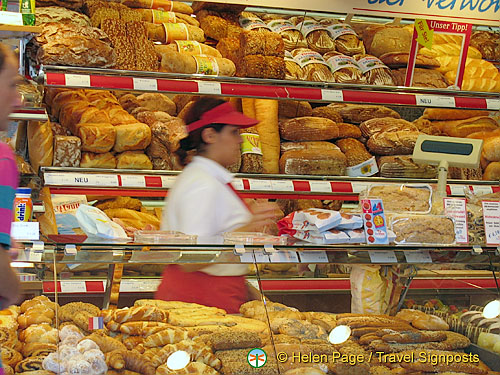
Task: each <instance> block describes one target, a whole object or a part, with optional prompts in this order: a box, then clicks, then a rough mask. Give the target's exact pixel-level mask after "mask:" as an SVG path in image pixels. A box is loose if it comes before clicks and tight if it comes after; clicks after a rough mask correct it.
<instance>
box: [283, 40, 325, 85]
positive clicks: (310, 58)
mask: <svg viewBox="0 0 500 375" xmlns="http://www.w3.org/2000/svg"><path fill="white" fill-rule="evenodd" d="M291 55H292V57H293V59H294V60H295V62H296V63H297V65H299V67H300V68H301V72H300V73H299V74H298V77H299V78H298V79H300V80H304V81H313V82H333V79H334V78H333V75H332V72H331V71H330V68H329V66H328V64H327V63H326V61H325V60H324V59H323V57H322V56H321V55H320V54H319V53H318V52H315V51H313V50H310V49H307V48H297V49H294V50H293V51H292V52H291Z"/></svg>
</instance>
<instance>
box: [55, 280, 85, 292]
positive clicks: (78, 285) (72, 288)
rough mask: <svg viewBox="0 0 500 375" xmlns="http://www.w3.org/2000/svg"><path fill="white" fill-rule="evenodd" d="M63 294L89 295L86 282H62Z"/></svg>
mask: <svg viewBox="0 0 500 375" xmlns="http://www.w3.org/2000/svg"><path fill="white" fill-rule="evenodd" d="M61 292H62V293H87V286H86V285H85V281H61Z"/></svg>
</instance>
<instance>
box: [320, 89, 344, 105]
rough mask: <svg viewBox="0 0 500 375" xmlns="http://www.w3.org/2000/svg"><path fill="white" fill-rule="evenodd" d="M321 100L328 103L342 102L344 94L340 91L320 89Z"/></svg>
mask: <svg viewBox="0 0 500 375" xmlns="http://www.w3.org/2000/svg"><path fill="white" fill-rule="evenodd" d="M321 99H323V100H326V101H329V102H343V101H344V93H343V92H342V90H328V89H321Z"/></svg>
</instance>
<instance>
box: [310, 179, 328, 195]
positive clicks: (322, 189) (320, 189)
mask: <svg viewBox="0 0 500 375" xmlns="http://www.w3.org/2000/svg"><path fill="white" fill-rule="evenodd" d="M309 186H310V187H311V192H314V193H331V192H332V185H331V184H330V181H309Z"/></svg>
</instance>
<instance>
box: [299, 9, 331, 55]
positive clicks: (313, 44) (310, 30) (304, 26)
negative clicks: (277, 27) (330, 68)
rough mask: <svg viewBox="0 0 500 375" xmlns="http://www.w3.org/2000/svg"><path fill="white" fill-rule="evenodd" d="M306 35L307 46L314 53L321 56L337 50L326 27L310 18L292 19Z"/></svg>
mask: <svg viewBox="0 0 500 375" xmlns="http://www.w3.org/2000/svg"><path fill="white" fill-rule="evenodd" d="M290 21H292V22H293V23H294V24H295V26H297V28H298V29H299V30H300V32H301V33H302V34H303V35H304V37H305V38H306V41H307V45H308V46H309V48H310V49H312V50H313V51H316V52H319V53H321V54H323V53H327V52H330V51H334V50H335V41H334V40H333V39H332V38H331V37H330V34H329V33H328V30H327V29H326V27H325V26H323V25H321V24H320V23H319V22H317V21H315V20H314V19H312V18H310V17H292V18H290Z"/></svg>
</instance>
